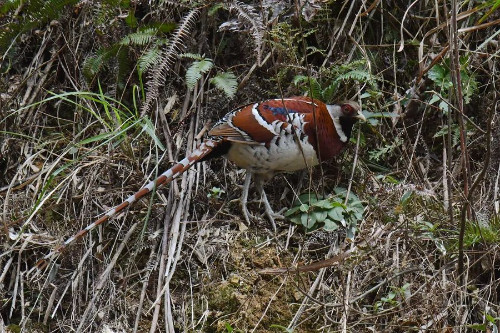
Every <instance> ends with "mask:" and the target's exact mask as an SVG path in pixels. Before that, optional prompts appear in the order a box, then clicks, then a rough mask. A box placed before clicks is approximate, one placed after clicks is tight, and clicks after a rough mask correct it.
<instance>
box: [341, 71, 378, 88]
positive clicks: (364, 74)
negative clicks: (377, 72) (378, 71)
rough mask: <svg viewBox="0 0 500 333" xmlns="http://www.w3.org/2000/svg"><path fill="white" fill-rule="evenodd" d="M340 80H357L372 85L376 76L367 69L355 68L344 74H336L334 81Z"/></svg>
mask: <svg viewBox="0 0 500 333" xmlns="http://www.w3.org/2000/svg"><path fill="white" fill-rule="evenodd" d="M342 80H356V81H359V82H366V83H369V84H371V85H373V84H375V81H376V78H375V77H374V76H373V75H372V74H371V73H370V72H368V71H363V70H359V69H355V70H352V71H349V72H347V73H345V74H341V75H339V76H337V78H336V79H335V81H336V82H339V81H342Z"/></svg>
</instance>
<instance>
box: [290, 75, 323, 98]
mask: <svg viewBox="0 0 500 333" xmlns="http://www.w3.org/2000/svg"><path fill="white" fill-rule="evenodd" d="M293 83H294V84H295V85H296V86H299V85H301V84H302V85H301V86H302V90H303V92H304V93H307V94H308V95H309V96H311V97H312V98H318V99H321V98H322V94H321V86H320V84H319V82H318V80H316V79H315V78H314V77H309V76H305V75H297V76H295V77H294V78H293Z"/></svg>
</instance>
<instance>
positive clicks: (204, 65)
mask: <svg viewBox="0 0 500 333" xmlns="http://www.w3.org/2000/svg"><path fill="white" fill-rule="evenodd" d="M213 66H214V64H213V62H212V60H210V59H203V60H200V61H194V62H193V63H192V64H191V66H189V68H188V70H187V71H186V84H187V86H188V88H189V89H193V88H194V85H195V84H196V82H198V80H199V79H200V78H201V74H204V73H207V72H208V71H209V70H210V69H212V67H213Z"/></svg>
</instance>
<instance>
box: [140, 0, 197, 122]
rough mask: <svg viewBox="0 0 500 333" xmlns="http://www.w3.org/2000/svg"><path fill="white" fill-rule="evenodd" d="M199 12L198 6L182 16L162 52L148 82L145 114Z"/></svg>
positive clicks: (156, 95)
mask: <svg viewBox="0 0 500 333" xmlns="http://www.w3.org/2000/svg"><path fill="white" fill-rule="evenodd" d="M199 13H200V10H199V9H198V8H193V9H191V10H190V11H189V13H187V15H186V16H184V17H183V18H182V21H181V23H180V24H179V27H178V28H177V29H176V30H175V31H174V34H173V37H172V38H171V40H170V41H169V43H168V45H167V46H166V47H165V48H164V49H163V51H162V52H161V56H160V57H159V59H158V63H157V64H158V66H156V67H155V69H154V70H153V71H152V73H151V79H150V80H149V81H148V84H147V90H148V95H147V97H146V101H145V102H144V105H143V107H142V113H143V114H144V113H147V112H148V111H149V109H150V108H151V105H152V104H153V101H154V100H155V99H156V98H157V97H158V90H159V89H160V86H162V85H163V83H164V82H165V77H166V74H167V72H168V71H169V69H170V67H171V66H172V65H173V63H174V59H175V57H176V55H177V54H178V53H179V51H180V49H181V47H182V46H183V41H184V39H185V38H187V37H188V35H189V32H190V31H191V29H192V27H193V25H194V23H195V22H196V19H197V17H198V14H199Z"/></svg>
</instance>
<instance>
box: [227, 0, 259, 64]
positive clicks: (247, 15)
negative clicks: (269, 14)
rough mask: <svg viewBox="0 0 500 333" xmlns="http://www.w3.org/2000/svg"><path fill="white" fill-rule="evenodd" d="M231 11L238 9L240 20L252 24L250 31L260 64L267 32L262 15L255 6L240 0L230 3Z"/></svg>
mask: <svg viewBox="0 0 500 333" xmlns="http://www.w3.org/2000/svg"><path fill="white" fill-rule="evenodd" d="M228 7H229V11H236V12H237V13H238V20H240V21H242V22H243V23H249V24H250V31H251V32H252V37H253V39H254V42H255V51H256V52H257V63H258V65H259V66H260V65H261V61H262V49H263V44H264V42H263V40H264V33H265V31H266V30H265V26H264V23H263V22H262V16H261V15H259V13H257V12H256V11H255V8H254V7H252V6H250V5H247V4H244V3H242V2H240V1H232V2H231V3H229V6H228Z"/></svg>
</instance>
